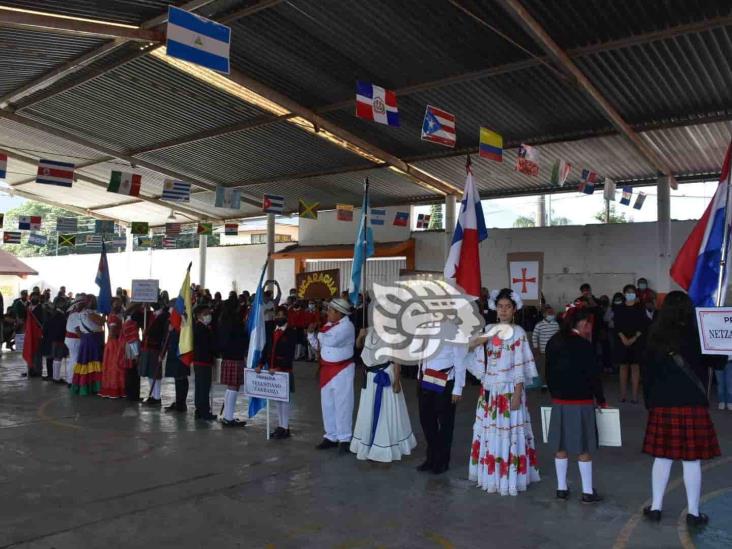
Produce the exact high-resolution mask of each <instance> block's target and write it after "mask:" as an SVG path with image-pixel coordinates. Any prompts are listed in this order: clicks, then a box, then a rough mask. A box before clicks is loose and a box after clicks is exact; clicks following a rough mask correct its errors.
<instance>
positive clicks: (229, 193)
mask: <svg viewBox="0 0 732 549" xmlns="http://www.w3.org/2000/svg"><path fill="white" fill-rule="evenodd" d="M214 207H216V208H229V209H230V210H238V209H239V208H240V207H241V191H240V190H239V189H229V188H227V187H224V186H223V185H217V186H216V201H215V202H214Z"/></svg>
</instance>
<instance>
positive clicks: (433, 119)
mask: <svg viewBox="0 0 732 549" xmlns="http://www.w3.org/2000/svg"><path fill="white" fill-rule="evenodd" d="M422 141H430V142H432V143H437V144H439V145H445V146H446V147H454V146H455V115H454V114H450V113H449V112H445V111H443V110H441V109H438V108H437V107H433V106H432V105H427V110H425V112H424V120H423V121H422Z"/></svg>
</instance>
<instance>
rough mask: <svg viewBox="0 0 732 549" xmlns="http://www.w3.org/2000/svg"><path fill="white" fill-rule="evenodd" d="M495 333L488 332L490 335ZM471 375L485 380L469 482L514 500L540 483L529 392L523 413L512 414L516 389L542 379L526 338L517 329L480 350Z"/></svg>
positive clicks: (478, 413)
mask: <svg viewBox="0 0 732 549" xmlns="http://www.w3.org/2000/svg"><path fill="white" fill-rule="evenodd" d="M490 328H492V326H486V328H485V331H486V332H487V331H488V330H490ZM469 369H470V372H471V373H472V374H473V375H475V376H476V377H477V378H478V379H480V380H481V389H480V396H479V397H478V406H477V408H476V412H475V423H474V425H473V445H472V447H471V455H470V465H469V467H468V472H469V478H470V480H472V481H476V482H477V483H478V486H479V487H481V488H483V489H484V490H485V491H487V492H489V493H494V492H500V494H501V495H502V496H505V495H507V494H510V495H512V496H515V495H517V494H518V492H520V491H524V490H526V488H527V486H528V485H529V483H531V482H537V481H539V480H540V478H539V470H538V469H537V459H536V446H535V440H534V434H533V431H532V429H531V418H530V416H529V411H528V409H527V408H526V391H525V390H524V391H522V394H521V407H520V408H519V409H518V410H515V411H512V410H511V397H512V396H513V393H514V392H515V390H516V385H517V384H518V383H523V384H524V385H525V384H526V383H530V382H531V380H533V379H534V378H535V377H536V376H537V372H536V364H535V363H534V357H533V355H532V354H531V347H530V345H529V342H528V341H527V339H526V332H524V330H523V328H521V327H520V326H516V325H514V326H513V335H512V336H511V337H510V338H509V339H503V340H502V339H500V338H498V337H494V338H493V339H491V340H489V341H488V342H487V343H486V344H485V346H484V347H478V348H477V349H476V351H475V360H473V361H471V362H469Z"/></svg>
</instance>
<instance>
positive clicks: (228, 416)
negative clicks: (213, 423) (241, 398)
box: [224, 389, 238, 421]
mask: <svg viewBox="0 0 732 549" xmlns="http://www.w3.org/2000/svg"><path fill="white" fill-rule="evenodd" d="M237 394H238V391H234V390H233V389H226V393H225V394H224V419H225V420H226V421H233V420H234V410H235V409H236V396H237Z"/></svg>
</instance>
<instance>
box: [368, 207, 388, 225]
mask: <svg viewBox="0 0 732 549" xmlns="http://www.w3.org/2000/svg"><path fill="white" fill-rule="evenodd" d="M385 219H386V210H385V209H383V208H371V213H370V214H369V221H371V224H372V225H383V224H384V220H385Z"/></svg>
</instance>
